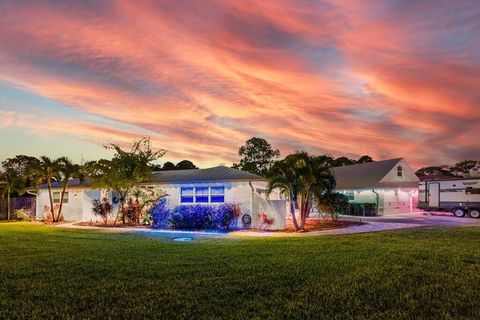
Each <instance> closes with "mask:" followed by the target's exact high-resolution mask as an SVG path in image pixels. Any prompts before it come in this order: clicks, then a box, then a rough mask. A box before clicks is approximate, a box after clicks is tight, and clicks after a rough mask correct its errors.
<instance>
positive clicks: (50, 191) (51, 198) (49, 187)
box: [47, 179, 56, 222]
mask: <svg viewBox="0 0 480 320" xmlns="http://www.w3.org/2000/svg"><path fill="white" fill-rule="evenodd" d="M47 186H48V197H49V198H50V212H51V213H52V222H56V221H55V208H54V207H53V197H52V181H51V180H50V179H48V180H47Z"/></svg>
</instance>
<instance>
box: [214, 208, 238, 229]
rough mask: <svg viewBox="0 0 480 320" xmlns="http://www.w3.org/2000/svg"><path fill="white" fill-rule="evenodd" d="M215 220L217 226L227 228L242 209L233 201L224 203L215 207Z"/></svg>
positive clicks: (235, 219)
mask: <svg viewBox="0 0 480 320" xmlns="http://www.w3.org/2000/svg"><path fill="white" fill-rule="evenodd" d="M216 211H217V212H216V216H215V222H216V225H217V227H218V228H220V229H226V230H229V229H230V227H231V226H232V223H234V222H236V221H237V219H238V217H240V215H241V213H242V210H241V209H240V206H239V205H238V204H235V203H224V204H222V205H221V206H219V207H218V208H217V209H216Z"/></svg>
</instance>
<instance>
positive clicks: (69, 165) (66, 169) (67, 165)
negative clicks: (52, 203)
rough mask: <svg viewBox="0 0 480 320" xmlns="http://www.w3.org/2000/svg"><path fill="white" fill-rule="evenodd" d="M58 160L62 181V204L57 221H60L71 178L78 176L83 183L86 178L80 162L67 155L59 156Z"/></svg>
mask: <svg viewBox="0 0 480 320" xmlns="http://www.w3.org/2000/svg"><path fill="white" fill-rule="evenodd" d="M56 161H57V164H58V167H57V169H58V173H59V176H60V179H61V183H62V192H61V194H60V205H59V208H58V216H57V221H58V220H60V217H61V216H62V208H63V201H64V197H65V192H66V190H67V187H68V183H69V181H70V179H72V178H78V179H79V180H80V183H82V182H83V180H84V175H83V172H82V170H81V166H80V165H78V164H74V163H73V162H72V161H70V159H68V158H67V157H61V158H58V159H57V160H56Z"/></svg>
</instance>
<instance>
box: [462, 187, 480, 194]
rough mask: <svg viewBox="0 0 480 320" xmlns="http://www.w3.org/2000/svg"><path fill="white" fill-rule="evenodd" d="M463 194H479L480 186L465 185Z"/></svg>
mask: <svg viewBox="0 0 480 320" xmlns="http://www.w3.org/2000/svg"><path fill="white" fill-rule="evenodd" d="M465 194H480V188H472V187H467V188H466V189H465Z"/></svg>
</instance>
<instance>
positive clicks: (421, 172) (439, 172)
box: [415, 166, 455, 179]
mask: <svg viewBox="0 0 480 320" xmlns="http://www.w3.org/2000/svg"><path fill="white" fill-rule="evenodd" d="M415 174H416V175H417V177H419V178H420V179H422V178H425V177H428V176H430V177H432V176H433V177H439V178H441V177H455V174H453V173H452V171H451V169H450V167H447V166H441V167H438V166H432V167H423V168H421V169H418V170H417V171H416V172H415Z"/></svg>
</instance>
